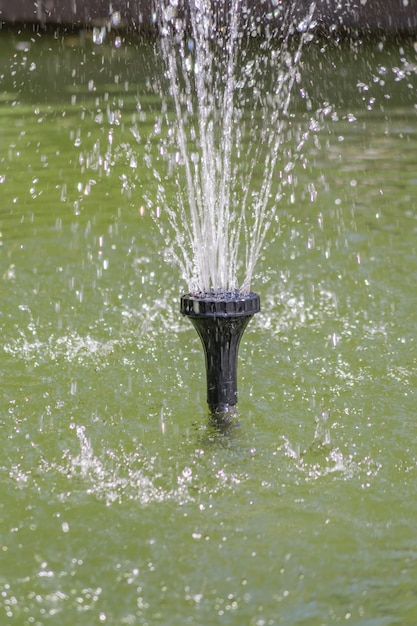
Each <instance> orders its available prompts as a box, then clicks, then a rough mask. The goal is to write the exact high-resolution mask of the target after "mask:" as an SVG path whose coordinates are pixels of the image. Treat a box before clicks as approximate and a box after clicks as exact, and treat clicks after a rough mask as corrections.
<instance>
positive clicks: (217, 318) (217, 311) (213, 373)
mask: <svg viewBox="0 0 417 626" xmlns="http://www.w3.org/2000/svg"><path fill="white" fill-rule="evenodd" d="M259 311H260V298H259V295H258V294H256V293H253V292H250V293H248V294H244V295H242V294H240V293H239V292H229V293H225V294H221V295H217V294H213V293H211V294H210V293H209V294H201V295H192V294H187V295H184V296H182V298H181V313H182V314H183V315H184V316H186V317H189V318H190V321H191V322H192V324H193V326H194V328H195V329H196V331H197V333H198V335H199V337H200V339H201V342H202V344H203V348H204V354H205V362H206V374H207V403H208V406H209V410H210V412H211V414H212V415H213V416H215V417H216V416H217V417H222V418H227V417H231V416H232V415H233V414H234V413H235V412H236V404H237V361H238V351H239V344H240V340H241V338H242V335H243V332H244V330H245V328H246V326H247V325H248V323H249V321H250V319H251V318H252V317H253V315H255V313H258V312H259Z"/></svg>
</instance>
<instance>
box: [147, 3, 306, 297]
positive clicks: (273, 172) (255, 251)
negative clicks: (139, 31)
mask: <svg viewBox="0 0 417 626" xmlns="http://www.w3.org/2000/svg"><path fill="white" fill-rule="evenodd" d="M158 6H159V13H158V19H159V26H160V31H161V37H160V47H161V53H162V58H163V60H164V63H165V68H166V71H165V79H166V82H163V81H162V82H161V84H160V86H159V89H160V95H162V97H163V99H164V103H165V104H164V110H163V118H164V121H165V125H166V132H165V133H164V132H163V129H162V127H163V123H162V121H163V120H160V121H159V122H158V123H157V124H156V125H155V134H154V138H155V139H157V138H158V137H160V139H159V140H158V141H157V143H158V146H159V148H158V150H159V153H158V161H157V162H155V161H153V160H152V159H151V158H149V160H148V164H149V165H150V167H151V168H152V170H153V173H154V175H155V177H156V179H157V180H158V193H157V202H158V206H160V207H162V209H163V210H164V211H165V212H166V215H167V216H168V222H169V233H168V234H167V233H164V234H167V243H168V245H169V247H170V248H171V249H172V254H173V257H174V259H175V260H176V261H177V263H178V264H179V266H180V268H181V270H182V274H183V276H184V278H185V280H186V282H187V284H188V286H189V289H190V292H191V293H193V294H201V293H214V294H223V293H225V292H239V293H240V294H246V293H248V292H249V291H250V285H251V281H252V277H253V273H254V269H255V265H256V262H257V260H258V258H259V255H260V253H261V251H262V249H263V246H264V244H265V238H266V234H267V232H268V230H269V228H270V226H271V224H272V223H273V220H274V216H275V212H276V208H277V204H278V202H279V200H280V199H281V197H282V194H283V185H284V184H285V182H284V181H285V180H286V179H287V180H288V179H291V171H292V169H293V167H294V164H295V161H296V160H297V159H299V158H300V156H302V147H303V144H304V142H305V140H306V138H307V136H308V130H307V129H305V130H304V131H302V130H298V131H295V130H294V128H292V127H291V120H290V117H291V116H290V104H291V101H292V94H293V91H294V86H295V84H296V83H297V82H299V81H300V64H301V51H302V47H303V45H304V43H305V42H306V41H308V40H309V39H310V38H311V32H310V31H311V29H312V28H313V26H314V21H313V15H314V10H315V3H314V2H312V3H311V5H310V9H309V11H308V12H307V14H306V16H305V18H304V19H303V20H302V22H299V23H298V24H296V23H294V21H293V19H292V16H291V9H287V10H286V16H285V18H286V19H285V20H284V23H285V24H286V27H283V29H282V32H280V33H278V34H277V33H274V34H273V35H271V34H270V35H269V36H268V33H267V29H266V31H265V32H262V37H260V36H259V35H260V32H258V31H259V29H258V30H257V28H258V27H257V26H256V25H255V24H254V23H253V20H252V16H251V12H250V10H249V8H248V7H247V5H246V3H245V1H244V0H230V1H229V2H226V1H222V2H218V3H216V4H215V6H213V3H212V2H211V1H210V0H192V1H191V2H190V3H188V4H187V7H186V8H185V7H183V6H181V4H180V3H179V2H178V0H163V1H162V2H160V3H158ZM294 35H297V36H296V37H294ZM255 37H257V38H258V39H257V41H256V45H255V46H254V45H253V43H252V42H253V39H254V38H255ZM278 39H279V43H277V40H278ZM295 40H296V43H295ZM254 48H256V49H254ZM290 127H291V128H290ZM288 138H290V140H289V139H288ZM290 144H291V145H290ZM284 145H285V150H284ZM161 160H162V161H164V162H165V164H166V168H167V169H166V171H165V172H163V171H161ZM172 180H173V181H174V186H175V193H174V200H171V198H172V193H171V191H169V186H170V184H171V182H170V181H172ZM149 202H150V201H149ZM157 213H158V214H159V211H158V212H157Z"/></svg>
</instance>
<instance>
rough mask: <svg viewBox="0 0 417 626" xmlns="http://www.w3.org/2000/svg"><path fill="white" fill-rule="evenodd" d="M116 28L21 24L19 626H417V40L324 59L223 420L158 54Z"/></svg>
mask: <svg viewBox="0 0 417 626" xmlns="http://www.w3.org/2000/svg"><path fill="white" fill-rule="evenodd" d="M98 34H99V33H97V32H96V33H95V39H96V43H94V41H93V40H92V37H91V35H88V34H83V33H81V34H80V35H78V34H77V35H67V36H64V37H62V36H61V35H59V36H54V35H52V34H51V35H44V34H42V35H41V34H39V33H34V32H32V31H29V30H28V31H23V32H21V33H18V32H13V33H6V32H2V33H1V39H0V59H1V70H0V73H1V81H2V82H1V92H0V107H1V116H0V231H1V235H0V260H1V268H0V293H1V301H2V305H1V309H0V331H1V337H2V340H1V346H0V349H1V359H2V360H1V362H2V367H1V374H0V375H1V388H2V402H1V413H0V424H1V431H2V442H3V444H2V455H1V461H0V469H1V473H0V528H1V533H0V550H1V554H2V556H1V562H0V591H1V594H0V616H1V620H0V621H2V622H7V623H8V624H16V625H19V626H20V625H23V624H25V625H26V624H39V625H44V624H48V623H55V622H59V624H61V625H67V624H68V625H70V624H71V625H72V624H74V623H77V624H86V625H87V624H88V625H89V626H90V625H91V624H100V623H108V624H115V625H116V624H117V625H118V626H119V625H121V624H152V625H154V624H167V623H170V624H173V625H176V624H178V625H180V624H181V625H183V624H196V625H197V624H198V625H200V624H213V623H222V624H236V625H237V624H239V625H240V624H251V625H252V624H253V625H256V626H264V625H267V624H268V625H274V624H285V625H288V624H294V625H295V624H297V625H302V624H305V625H307V624H308V625H309V626H315V625H317V626H324V625H327V624H334V623H345V622H346V623H351V624H357V625H361V626H386V625H391V624H401V626H414V624H415V623H416V620H417V600H416V594H415V588H416V559H417V536H416V531H415V519H416V516H417V504H416V498H415V492H416V489H415V479H416V473H417V465H416V461H417V459H416V453H415V445H414V443H415V412H416V410H415V404H416V402H415V387H416V356H415V316H416V313H415V308H416V307H415V295H414V283H415V280H416V277H417V260H416V258H417V257H416V231H417V207H416V200H415V198H416V185H417V175H416V148H415V147H416V136H417V119H416V115H417V113H416V103H417V96H416V86H417V81H416V64H417V60H416V52H415V49H414V47H413V43H412V42H407V41H401V42H396V41H392V42H384V41H372V42H368V43H359V44H356V45H351V44H349V43H347V42H343V43H340V44H338V45H336V44H334V43H331V42H327V41H322V42H319V43H317V42H312V44H311V46H309V47H308V49H306V50H305V56H304V66H303V71H302V88H303V89H305V90H306V91H308V98H309V99H310V100H311V104H310V105H309V107H307V108H306V106H304V104H303V102H301V100H303V101H305V99H306V98H305V97H303V98H301V100H300V98H299V97H298V96H297V97H296V99H295V108H294V117H293V118H292V119H293V121H292V123H293V124H294V125H298V126H299V127H301V126H303V125H304V126H306V125H307V126H308V127H310V136H309V139H308V142H307V143H306V148H305V159H304V161H303V160H300V163H299V164H298V165H297V166H296V167H295V168H294V170H293V172H292V179H290V180H288V181H287V183H286V186H285V189H284V191H285V193H284V196H283V198H282V201H281V204H280V207H279V211H278V214H279V220H277V222H276V224H275V226H274V228H273V229H272V230H271V232H270V239H271V242H270V245H269V247H268V248H267V249H266V250H265V253H264V255H263V257H262V259H261V261H260V263H259V266H258V271H257V275H256V277H255V279H254V284H253V285H252V287H253V289H255V290H256V291H257V292H258V293H260V295H261V298H262V306H263V310H262V313H261V314H259V315H258V316H257V317H256V318H255V319H254V320H253V321H252V322H251V324H250V326H249V328H248V330H247V331H246V333H245V337H244V341H243V343H242V346H241V358H240V364H239V365H240V369H239V390H240V399H239V419H238V424H235V425H233V427H231V428H230V429H228V430H226V431H222V430H219V429H216V428H215V427H213V426H211V425H210V423H209V420H208V416H207V411H206V406H205V388H204V384H205V383H204V370H203V354H202V350H201V348H200V346H199V343H198V338H197V336H196V335H195V331H194V330H193V328H192V327H191V325H190V324H189V323H188V321H187V320H183V319H180V317H179V314H178V309H179V296H180V295H181V294H182V293H183V292H184V291H185V289H186V286H185V284H184V283H183V281H182V278H181V276H180V273H179V270H178V269H177V268H176V267H175V266H172V264H171V263H170V261H169V250H167V247H166V244H165V241H164V237H163V236H162V235H161V234H160V232H159V230H158V228H157V227H156V225H155V222H154V220H153V218H152V216H151V215H150V211H149V209H148V207H147V204H146V202H145V199H146V197H149V196H150V197H152V194H154V195H155V196H156V183H155V180H154V178H153V176H152V173H151V171H150V169H149V168H148V167H147V165H146V160H147V158H148V157H147V155H149V150H150V148H149V144H148V142H147V138H148V137H149V135H150V134H151V132H152V131H154V130H155V119H157V116H158V111H159V110H160V106H161V103H160V101H159V100H158V98H157V97H156V96H155V92H154V90H153V89H152V81H153V80H154V77H155V74H154V72H155V62H154V47H153V44H152V42H138V41H136V40H125V39H124V38H122V37H121V38H120V39H118V38H117V37H119V36H118V35H113V34H111V35H107V36H106V38H105V40H104V42H102V43H100V41H101V39H100V37H98ZM300 89H301V86H300ZM258 175H261V169H260V171H259V173H258ZM166 184H167V185H169V181H167V183H166ZM160 219H161V220H163V219H164V216H163V215H161V217H160Z"/></svg>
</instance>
